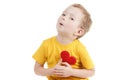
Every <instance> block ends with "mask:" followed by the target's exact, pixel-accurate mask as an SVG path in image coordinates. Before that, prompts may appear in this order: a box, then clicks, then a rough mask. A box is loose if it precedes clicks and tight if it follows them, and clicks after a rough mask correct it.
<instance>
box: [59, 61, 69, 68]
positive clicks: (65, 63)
mask: <svg viewBox="0 0 120 80" xmlns="http://www.w3.org/2000/svg"><path fill="white" fill-rule="evenodd" d="M61 64H62V65H64V66H66V67H71V65H70V64H68V63H67V62H62V63H61Z"/></svg>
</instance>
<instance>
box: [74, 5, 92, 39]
mask: <svg viewBox="0 0 120 80" xmlns="http://www.w3.org/2000/svg"><path fill="white" fill-rule="evenodd" d="M72 6H73V7H76V8H79V9H80V10H81V11H82V13H83V15H84V16H83V19H82V22H81V25H80V27H81V28H83V29H84V34H83V35H85V34H86V33H87V32H88V31H89V29H90V27H91V24H92V20H91V17H90V14H89V13H88V11H87V10H86V9H85V8H84V7H83V6H82V5H81V4H73V5H72ZM83 35H82V36H83ZM82 36H78V38H80V37H82ZM78 38H77V39H78Z"/></svg>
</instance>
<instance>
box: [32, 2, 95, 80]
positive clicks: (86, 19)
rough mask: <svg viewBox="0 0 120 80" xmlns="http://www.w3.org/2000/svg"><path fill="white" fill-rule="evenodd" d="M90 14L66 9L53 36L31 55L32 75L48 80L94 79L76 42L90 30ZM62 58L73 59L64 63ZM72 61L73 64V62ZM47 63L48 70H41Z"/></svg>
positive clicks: (81, 9)
mask: <svg viewBox="0 0 120 80" xmlns="http://www.w3.org/2000/svg"><path fill="white" fill-rule="evenodd" d="M91 23H92V21H91V18H90V14H89V13H88V12H87V10H86V9H85V8H84V7H83V6H82V5H80V4H72V5H70V6H69V7H67V8H66V9H65V10H64V11H63V13H62V15H61V16H60V17H59V19H58V22H57V25H56V28H57V32H58V34H57V36H53V37H51V38H49V39H46V40H44V41H43V43H42V44H41V46H40V47H39V48H38V50H37V51H36V52H35V54H34V55H33V58H34V59H35V61H36V63H35V67H34V71H35V73H36V74H37V75H40V76H47V77H48V80H88V77H91V76H93V75H94V72H95V70H94V64H93V62H92V60H91V58H90V56H89V54H88V52H87V50H86V48H85V46H84V45H83V44H82V43H81V42H80V41H79V40H78V39H79V38H81V37H82V36H84V35H85V34H86V32H88V31H89V29H90V26H91ZM62 52H65V54H63V55H62V56H65V57H64V58H65V59H67V58H66V55H68V54H67V53H69V55H68V56H69V57H71V56H73V57H74V59H72V60H71V61H73V62H75V63H74V64H69V63H68V62H70V58H69V59H68V62H67V61H64V60H63V59H62V58H61V53H62ZM74 60H75V61H74ZM45 62H47V65H48V68H44V64H45Z"/></svg>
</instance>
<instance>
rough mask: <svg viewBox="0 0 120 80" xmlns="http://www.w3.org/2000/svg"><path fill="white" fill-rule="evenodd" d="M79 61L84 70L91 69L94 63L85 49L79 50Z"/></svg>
mask: <svg viewBox="0 0 120 80" xmlns="http://www.w3.org/2000/svg"><path fill="white" fill-rule="evenodd" d="M80 61H81V64H82V66H83V68H85V69H93V68H94V63H93V61H92V59H91V57H90V55H89V54H88V51H87V50H86V48H85V47H83V48H81V49H80Z"/></svg>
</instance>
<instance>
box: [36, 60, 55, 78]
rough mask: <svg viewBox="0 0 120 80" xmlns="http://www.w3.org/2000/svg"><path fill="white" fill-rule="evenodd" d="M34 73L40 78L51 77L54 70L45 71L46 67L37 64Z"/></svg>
mask: <svg viewBox="0 0 120 80" xmlns="http://www.w3.org/2000/svg"><path fill="white" fill-rule="evenodd" d="M34 72H35V74H37V75H40V76H50V75H52V73H53V69H45V68H44V65H41V64H39V63H37V62H36V63H35V66H34Z"/></svg>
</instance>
